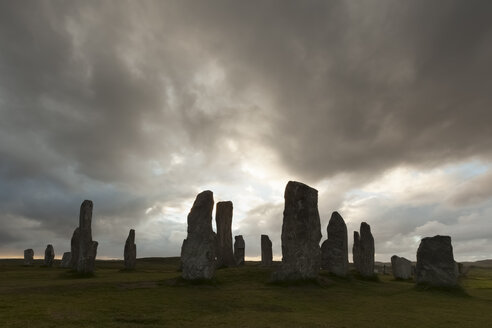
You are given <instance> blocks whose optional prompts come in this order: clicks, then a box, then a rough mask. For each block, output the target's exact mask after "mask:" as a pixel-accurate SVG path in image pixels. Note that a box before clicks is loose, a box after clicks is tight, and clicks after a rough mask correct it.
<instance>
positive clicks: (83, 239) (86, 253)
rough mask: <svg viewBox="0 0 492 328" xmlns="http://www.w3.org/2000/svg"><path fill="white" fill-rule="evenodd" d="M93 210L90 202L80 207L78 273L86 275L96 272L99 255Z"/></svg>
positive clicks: (85, 201) (86, 201)
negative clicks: (94, 239)
mask: <svg viewBox="0 0 492 328" xmlns="http://www.w3.org/2000/svg"><path fill="white" fill-rule="evenodd" d="M92 208H93V204H92V201H90V200H84V202H82V205H80V217H79V254H78V260H77V272H79V273H84V274H87V273H92V272H93V271H94V265H95V261H96V255H97V246H98V243H97V241H93V240H92V227H91V224H92Z"/></svg>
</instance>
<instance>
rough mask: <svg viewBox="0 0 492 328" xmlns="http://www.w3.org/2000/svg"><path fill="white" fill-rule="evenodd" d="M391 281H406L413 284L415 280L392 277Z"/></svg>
mask: <svg viewBox="0 0 492 328" xmlns="http://www.w3.org/2000/svg"><path fill="white" fill-rule="evenodd" d="M391 281H397V282H406V283H409V284H414V283H415V281H414V280H413V278H408V279H403V278H394V279H392V280H391Z"/></svg>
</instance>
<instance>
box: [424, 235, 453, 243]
mask: <svg viewBox="0 0 492 328" xmlns="http://www.w3.org/2000/svg"><path fill="white" fill-rule="evenodd" d="M428 239H431V240H432V241H442V242H447V241H448V240H449V242H451V237H450V236H441V235H435V236H434V237H425V238H422V241H424V240H428Z"/></svg>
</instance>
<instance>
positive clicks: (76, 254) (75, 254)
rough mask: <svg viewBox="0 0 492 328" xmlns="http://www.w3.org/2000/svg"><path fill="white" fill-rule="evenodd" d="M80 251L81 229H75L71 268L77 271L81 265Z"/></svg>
mask: <svg viewBox="0 0 492 328" xmlns="http://www.w3.org/2000/svg"><path fill="white" fill-rule="evenodd" d="M79 250H80V229H79V227H77V228H75V230H74V232H73V235H72V239H71V241H70V268H72V270H77V266H78V264H79Z"/></svg>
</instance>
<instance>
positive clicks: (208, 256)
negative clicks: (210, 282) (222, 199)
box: [181, 190, 216, 280]
mask: <svg viewBox="0 0 492 328" xmlns="http://www.w3.org/2000/svg"><path fill="white" fill-rule="evenodd" d="M213 208H214V197H213V193H212V192H211V191H210V190H206V191H203V192H201V193H200V194H198V195H197V196H196V199H195V202H194V203H193V207H192V208H191V211H190V213H189V214H188V235H187V237H186V239H185V240H184V241H183V246H182V247H181V263H182V273H181V275H182V277H183V278H184V279H187V280H196V279H212V278H213V276H214V273H215V247H216V238H215V237H214V233H213V230H212V211H213Z"/></svg>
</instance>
